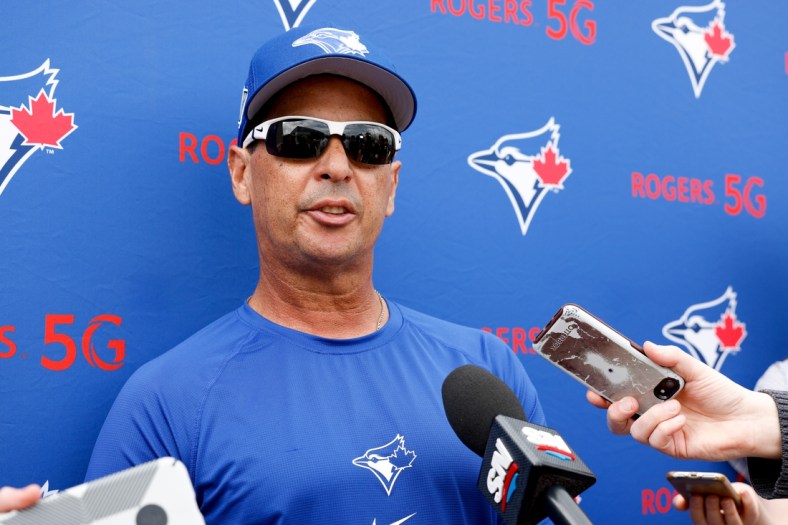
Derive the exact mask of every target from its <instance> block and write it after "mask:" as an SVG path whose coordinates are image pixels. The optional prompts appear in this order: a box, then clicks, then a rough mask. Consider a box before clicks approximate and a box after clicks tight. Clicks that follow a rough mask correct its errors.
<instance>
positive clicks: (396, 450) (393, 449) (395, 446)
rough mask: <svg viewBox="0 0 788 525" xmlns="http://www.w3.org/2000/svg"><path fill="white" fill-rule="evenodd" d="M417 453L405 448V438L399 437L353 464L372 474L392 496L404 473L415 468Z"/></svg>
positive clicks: (359, 458) (371, 451)
mask: <svg viewBox="0 0 788 525" xmlns="http://www.w3.org/2000/svg"><path fill="white" fill-rule="evenodd" d="M415 459H416V453H415V452H414V451H412V450H408V449H407V448H405V437H404V436H401V435H399V434H397V436H396V437H395V438H394V439H392V440H391V441H389V442H388V443H386V444H385V445H383V446H380V447H376V448H371V449H369V450H367V451H366V452H364V455H363V456H359V457H357V458H356V459H354V460H353V464H354V465H355V466H357V467H362V468H365V469H367V470H369V471H370V472H372V473H373V474H374V475H375V477H376V478H378V481H380V484H381V485H383V488H384V489H386V494H388V495H389V496H391V490H392V489H393V488H394V483H395V482H396V481H397V478H398V477H399V475H400V474H402V471H403V470H405V469H406V468H410V467H412V466H413V461H414V460H415Z"/></svg>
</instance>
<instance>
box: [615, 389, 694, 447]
mask: <svg viewBox="0 0 788 525" xmlns="http://www.w3.org/2000/svg"><path fill="white" fill-rule="evenodd" d="M608 412H609V411H608ZM680 412H681V403H679V402H678V401H677V400H675V399H671V400H669V401H665V402H664V403H660V404H658V405H654V406H653V407H651V408H649V409H648V410H646V412H645V413H644V414H643V415H642V416H640V418H638V420H637V421H635V422H634V423H633V424H632V428H631V431H630V433H631V434H632V437H634V438H635V439H636V440H638V441H640V442H641V443H648V444H650V445H652V446H654V444H652V441H651V437H652V434H654V433H655V432H656V431H657V430H658V427H660V425H663V426H662V427H661V428H659V434H658V435H657V436H655V437H656V438H658V439H657V440H656V441H657V444H659V445H660V447H659V450H664V448H665V447H666V446H667V444H668V441H669V440H670V438H671V436H672V435H673V434H674V433H675V432H676V431H678V430H680V429H681V428H682V427H683V424H684V422H685V419H684V417H683V416H681V417H680V418H679V419H676V418H677V417H679V416H680ZM671 420H673V421H671Z"/></svg>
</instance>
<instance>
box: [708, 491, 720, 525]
mask: <svg viewBox="0 0 788 525" xmlns="http://www.w3.org/2000/svg"><path fill="white" fill-rule="evenodd" d="M704 507H705V510H706V523H708V524H709V525H725V516H723V515H722V512H720V511H721V510H722V508H721V507H720V497H719V496H715V495H714V494H710V495H708V496H706V498H705V501H704Z"/></svg>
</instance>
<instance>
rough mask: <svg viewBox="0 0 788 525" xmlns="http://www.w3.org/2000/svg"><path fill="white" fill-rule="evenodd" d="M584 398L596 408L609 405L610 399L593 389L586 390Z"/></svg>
mask: <svg viewBox="0 0 788 525" xmlns="http://www.w3.org/2000/svg"><path fill="white" fill-rule="evenodd" d="M586 399H587V400H588V402H589V403H591V404H592V405H594V406H595V407H597V408H607V407H609V406H610V401H608V400H607V399H605V398H604V397H602V396H600V395H599V394H597V393H596V392H594V391H593V390H586Z"/></svg>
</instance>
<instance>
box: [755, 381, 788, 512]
mask: <svg viewBox="0 0 788 525" xmlns="http://www.w3.org/2000/svg"><path fill="white" fill-rule="evenodd" d="M763 392H765V393H766V394H769V395H770V396H772V399H774V403H775V405H777V414H778V417H779V419H780V432H781V433H782V440H783V450H782V459H764V458H747V467H748V469H749V471H750V480H751V481H752V486H753V488H754V489H755V491H756V492H757V493H758V495H760V496H761V497H764V498H766V499H774V498H785V497H788V392H784V391H779V390H764V391H763Z"/></svg>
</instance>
